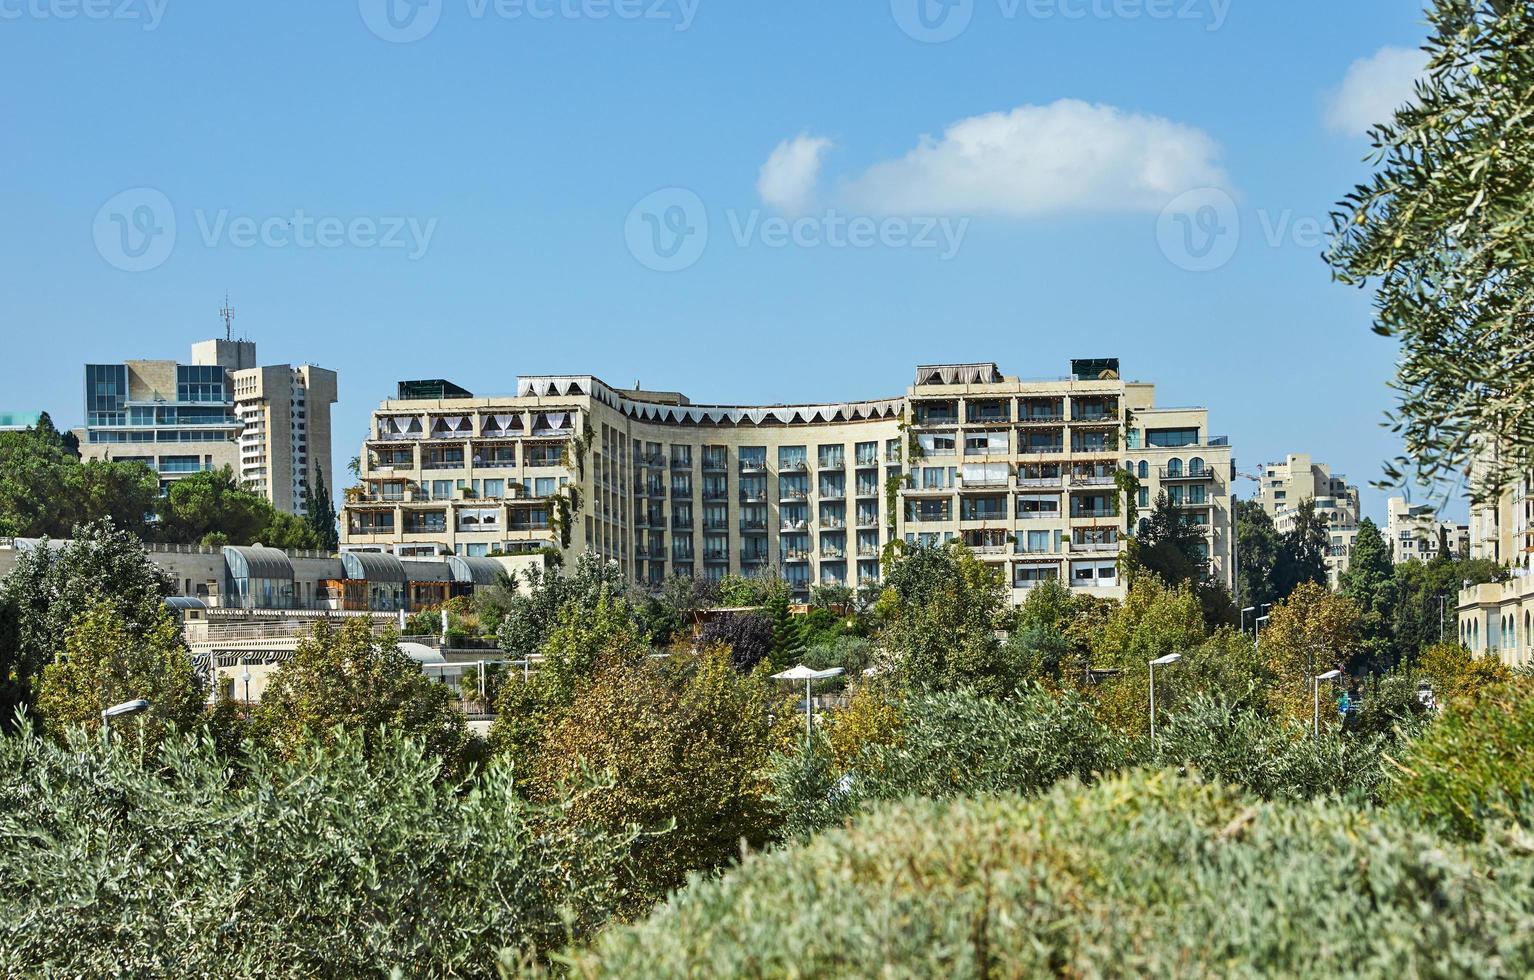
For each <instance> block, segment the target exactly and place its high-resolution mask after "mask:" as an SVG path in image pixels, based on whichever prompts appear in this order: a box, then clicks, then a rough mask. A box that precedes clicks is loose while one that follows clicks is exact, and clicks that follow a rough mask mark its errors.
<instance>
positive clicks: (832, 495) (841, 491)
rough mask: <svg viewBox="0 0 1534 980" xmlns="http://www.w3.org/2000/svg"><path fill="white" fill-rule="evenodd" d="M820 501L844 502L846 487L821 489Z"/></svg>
mask: <svg viewBox="0 0 1534 980" xmlns="http://www.w3.org/2000/svg"><path fill="white" fill-rule="evenodd" d="M820 499H821V500H846V499H847V488H846V487H823V488H821V491H820Z"/></svg>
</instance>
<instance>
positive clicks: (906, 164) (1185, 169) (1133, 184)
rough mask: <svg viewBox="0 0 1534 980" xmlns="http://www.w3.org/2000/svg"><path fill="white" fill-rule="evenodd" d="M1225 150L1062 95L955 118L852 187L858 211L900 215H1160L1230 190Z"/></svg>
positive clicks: (1194, 135) (1196, 134)
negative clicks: (1170, 205) (1202, 192)
mask: <svg viewBox="0 0 1534 980" xmlns="http://www.w3.org/2000/svg"><path fill="white" fill-rule="evenodd" d="M1219 152H1220V147H1219V144H1218V143H1216V142H1215V141H1214V139H1212V138H1211V137H1210V136H1209V135H1208V134H1206V133H1204V132H1203V131H1202V130H1200V129H1197V128H1195V127H1193V126H1187V125H1184V124H1182V123H1176V122H1173V121H1171V120H1169V119H1164V118H1162V117H1160V116H1149V115H1141V114H1138V113H1130V112H1125V111H1123V110H1122V109H1117V108H1115V107H1113V106H1108V105H1090V104H1088V103H1086V102H1081V101H1079V100H1076V99H1062V100H1060V101H1058V102H1054V103H1051V104H1049V105H1043V106H1039V105H1025V106H1021V107H1020V108H1017V109H1013V110H1012V111H1010V112H996V113H990V114H987V115H983V116H974V117H972V118H969V119H964V120H961V121H959V122H957V123H954V124H953V125H951V126H949V127H948V129H947V130H946V131H945V132H944V133H943V136H942V138H941V139H934V138H932V137H930V136H928V137H924V138H923V139H922V141H921V144H920V145H919V146H917V147H916V148H915V149H913V150H911V151H910V152H909V153H907V154H906V155H905V156H903V157H901V158H900V159H898V160H888V161H885V162H883V163H878V164H875V165H874V166H873V167H870V168H869V169H868V170H867V172H865V173H863V174H862V175H861V176H859V177H857V178H855V179H853V180H852V181H851V182H850V183H849V185H848V186H847V188H846V192H847V196H848V197H849V198H850V199H851V200H852V201H853V202H854V203H855V204H856V205H857V206H859V207H862V208H866V209H869V210H874V211H879V212H884V213H900V214H952V213H962V214H1000V215H1006V216H1011V217H1028V216H1033V215H1040V214H1053V213H1061V212H1072V211H1077V212H1079V211H1098V212H1103V211H1158V210H1160V209H1161V208H1162V207H1163V206H1164V205H1165V204H1166V203H1167V202H1168V201H1169V200H1171V199H1172V198H1175V197H1177V196H1178V195H1179V194H1181V193H1183V192H1185V191H1188V190H1190V189H1193V188H1203V187H1214V188H1222V189H1223V188H1225V187H1226V175H1225V173H1224V171H1222V170H1221V169H1220V167H1219V165H1218V164H1217V163H1216V162H1215V161H1216V159H1217V158H1218V156H1219Z"/></svg>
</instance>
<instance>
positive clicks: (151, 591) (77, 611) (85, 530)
mask: <svg viewBox="0 0 1534 980" xmlns="http://www.w3.org/2000/svg"><path fill="white" fill-rule="evenodd" d="M174 593H175V587H174V585H172V583H171V581H170V578H169V576H168V575H166V573H165V572H164V571H163V570H161V569H160V568H159V567H157V566H156V565H154V564H152V563H151V562H150V561H149V559H148V557H147V556H146V555H145V553H144V546H143V545H142V544H140V543H139V540H138V539H137V538H136V537H134V536H133V535H132V534H131V533H129V532H128V531H127V530H123V529H119V528H117V527H115V526H114V525H112V524H111V523H110V522H101V523H98V524H87V525H84V526H82V527H80V528H79V529H77V530H76V532H75V536H74V539H73V540H72V541H69V542H66V543H65V544H63V545H61V546H57V547H55V546H54V545H53V544H52V543H51V542H48V541H46V540H45V541H42V542H40V543H39V544H38V545H37V546H36V547H34V548H31V549H30V550H28V551H27V552H25V553H24V554H23V555H22V556H21V557H20V559H19V560H18V561H17V563H16V567H15V568H13V569H11V573H10V574H9V575H8V576H6V579H5V583H4V585H3V587H0V609H3V610H4V613H5V616H4V626H5V633H4V635H3V636H0V682H3V690H0V710H4V711H5V715H4V720H5V721H7V722H8V721H9V720H10V718H11V715H12V713H13V712H14V709H15V707H16V706H18V705H23V704H29V703H31V702H32V701H33V699H34V697H35V693H36V692H35V690H34V687H35V685H36V683H37V681H38V680H39V679H40V677H41V674H42V671H43V668H44V667H45V666H46V665H48V664H50V663H52V662H53V660H54V657H55V655H56V654H58V653H59V652H60V650H61V648H62V645H63V640H64V638H65V636H67V635H68V633H69V630H70V627H71V626H73V625H74V622H75V620H76V618H78V617H79V616H81V615H83V614H84V613H86V612H87V611H90V610H92V609H96V608H98V607H100V606H102V605H105V607H106V608H108V609H110V610H111V611H112V612H113V613H115V614H116V615H117V616H118V617H119V618H120V619H121V621H122V627H123V629H125V630H126V631H127V632H128V633H129V634H130V635H133V636H147V635H148V634H149V632H150V631H151V630H152V629H153V628H154V627H155V625H156V624H157V623H159V622H160V619H161V617H162V615H163V612H164V602H165V598H166V597H167V596H169V595H172V594H174Z"/></svg>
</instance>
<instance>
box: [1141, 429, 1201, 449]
mask: <svg viewBox="0 0 1534 980" xmlns="http://www.w3.org/2000/svg"><path fill="white" fill-rule="evenodd" d="M1198 441H1199V440H1198V429H1197V428H1192V429H1146V430H1145V442H1146V445H1149V446H1153V447H1155V448H1157V449H1176V448H1178V447H1179V446H1196V445H1198Z"/></svg>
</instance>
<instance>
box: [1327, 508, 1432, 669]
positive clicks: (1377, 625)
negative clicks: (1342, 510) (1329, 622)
mask: <svg viewBox="0 0 1534 980" xmlns="http://www.w3.org/2000/svg"><path fill="white" fill-rule="evenodd" d="M1339 586H1340V588H1341V591H1342V594H1343V595H1345V596H1347V597H1348V598H1349V599H1352V600H1353V601H1354V602H1356V603H1358V608H1359V609H1361V610H1362V611H1363V618H1362V619H1360V620H1359V633H1360V634H1361V642H1362V649H1361V650H1360V651H1359V653H1358V654H1357V655H1356V658H1357V659H1358V660H1363V661H1365V662H1362V663H1358V662H1355V663H1351V664H1349V667H1350V668H1354V669H1356V668H1368V669H1371V670H1384V669H1385V668H1388V667H1390V666H1392V665H1393V664H1394V663H1395V662H1396V661H1397V660H1399V659H1400V651H1398V650H1397V649H1396V643H1395V638H1394V636H1393V635H1392V630H1391V620H1392V618H1393V616H1394V612H1395V606H1396V597H1397V595H1398V593H1399V589H1398V587H1397V585H1396V579H1395V566H1394V565H1393V564H1392V563H1391V561H1390V546H1389V545H1388V544H1386V542H1385V538H1384V535H1382V534H1380V529H1379V527H1378V526H1377V525H1376V524H1375V523H1374V522H1373V521H1372V520H1370V519H1369V518H1367V517H1365V518H1364V519H1363V520H1361V521H1359V522H1358V535H1357V536H1356V537H1355V538H1354V539H1353V549H1352V552H1351V556H1350V558H1349V560H1348V570H1347V571H1346V572H1344V573H1343V574H1342V577H1341V581H1340V582H1339ZM1413 652H1415V651H1413Z"/></svg>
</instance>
